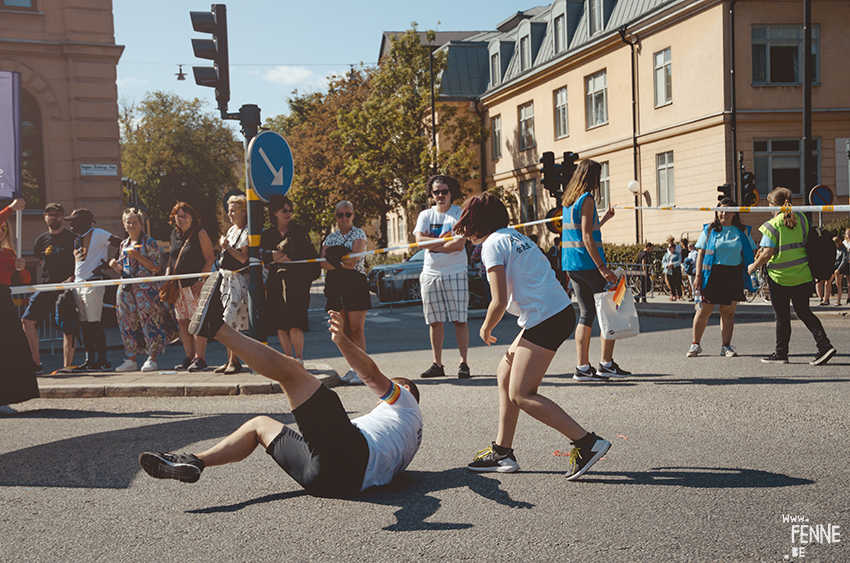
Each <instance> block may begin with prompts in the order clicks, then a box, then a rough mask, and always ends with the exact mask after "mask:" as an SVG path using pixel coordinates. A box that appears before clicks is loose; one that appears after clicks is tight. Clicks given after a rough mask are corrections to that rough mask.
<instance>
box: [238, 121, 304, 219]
mask: <svg viewBox="0 0 850 563" xmlns="http://www.w3.org/2000/svg"><path fill="white" fill-rule="evenodd" d="M294 172H295V168H294V164H293V161H292V151H291V150H290V148H289V145H288V144H287V142H286V140H285V139H284V138H283V137H281V136H280V135H279V134H277V133H275V132H274V131H263V132H262V133H260V134H259V135H257V136H256V137H254V138H253V139H251V144H250V145H249V146H248V177H249V178H250V180H251V186H252V187H253V188H254V191H255V192H257V195H258V196H260V199H262V200H263V201H266V202H267V201H269V199H271V196H273V195H275V194H280V195H286V192H288V191H289V186H291V185H292V175H293V174H294Z"/></svg>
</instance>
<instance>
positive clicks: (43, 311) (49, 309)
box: [21, 291, 62, 322]
mask: <svg viewBox="0 0 850 563" xmlns="http://www.w3.org/2000/svg"><path fill="white" fill-rule="evenodd" d="M60 293H62V292H61V291H36V292H35V293H33V294H32V296H31V297H30V302H29V305H27V308H26V310H25V311H24V314H23V315H21V318H22V319H27V320H30V321H36V322H38V321H46V320H48V319H49V318H50V317H52V316H53V313H54V312H55V311H56V300H57V299H58V298H59V294H60Z"/></svg>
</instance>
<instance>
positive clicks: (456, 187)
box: [425, 174, 460, 200]
mask: <svg viewBox="0 0 850 563" xmlns="http://www.w3.org/2000/svg"><path fill="white" fill-rule="evenodd" d="M434 184H445V185H447V186H448V187H449V195H451V196H452V200H455V199H457V198H459V197H460V182H458V181H457V180H455V179H454V178H452V177H451V176H446V175H445V174H435V175H434V176H431V177H430V178H428V182H427V183H426V184H425V186H426V187H427V188H428V195H431V192H432V191H433V190H434Z"/></svg>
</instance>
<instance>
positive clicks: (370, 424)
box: [351, 383, 422, 491]
mask: <svg viewBox="0 0 850 563" xmlns="http://www.w3.org/2000/svg"><path fill="white" fill-rule="evenodd" d="M394 385H398V384H396V383H394ZM399 390H400V391H401V393H400V394H399V396H398V399H396V401H395V402H394V403H392V404H391V403H388V402H385V401H381V404H379V405H378V406H377V407H375V408H374V409H373V410H372V412H370V413H369V414H367V415H364V416H361V417H359V418H355V419H353V420H352V421H351V423H352V424H354V425H355V426H356V427H357V428H358V429H360V432H361V433H362V434H363V436H364V437H365V438H366V442H367V443H368V444H369V463H368V464H367V465H366V474H365V475H364V476H363V487H362V488H361V489H360V490H361V491H365V490H366V489H368V488H369V487H379V486H381V485H386V484H387V483H389V482H390V481H392V479H393V477H395V476H396V475H398V474H399V473H401V472H402V471H404V470H405V468H407V466H408V465H410V462H411V461H413V456H415V455H416V452H417V450H419V445H420V444H421V443H422V411H421V410H420V409H419V403H417V402H416V398H415V397H414V396H413V395H412V394H411V393H410V391H408V390H407V389H405V388H403V387H399Z"/></svg>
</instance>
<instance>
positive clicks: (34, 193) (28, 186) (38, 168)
mask: <svg viewBox="0 0 850 563" xmlns="http://www.w3.org/2000/svg"><path fill="white" fill-rule="evenodd" d="M21 153H22V154H21V161H22V166H21V172H22V175H23V192H24V199H25V200H26V202H27V207H28V208H29V209H43V208H44V206H45V205H46V203H47V202H46V196H45V191H44V184H45V182H44V141H43V139H42V127H41V110H40V109H39V107H38V102H37V101H36V100H35V97H33V95H32V94H30V93H29V92H27V91H26V90H24V89H23V88H22V89H21Z"/></svg>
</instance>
